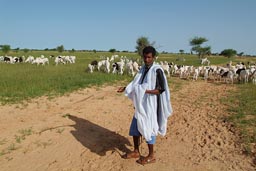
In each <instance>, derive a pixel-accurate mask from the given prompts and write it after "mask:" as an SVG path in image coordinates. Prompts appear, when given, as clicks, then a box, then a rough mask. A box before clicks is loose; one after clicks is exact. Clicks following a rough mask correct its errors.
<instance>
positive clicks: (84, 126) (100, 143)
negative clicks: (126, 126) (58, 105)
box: [69, 115, 131, 156]
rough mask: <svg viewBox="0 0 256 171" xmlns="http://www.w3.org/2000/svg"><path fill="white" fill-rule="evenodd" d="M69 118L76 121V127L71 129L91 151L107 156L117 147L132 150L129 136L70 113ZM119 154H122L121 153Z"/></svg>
mask: <svg viewBox="0 0 256 171" xmlns="http://www.w3.org/2000/svg"><path fill="white" fill-rule="evenodd" d="M69 119H71V120H72V121H74V122H75V125H72V126H73V127H74V128H75V130H74V131H71V133H72V135H73V136H74V137H75V138H76V139H77V140H78V141H79V142H80V143H81V144H83V146H85V147H86V148H88V149H89V150H90V151H91V152H93V153H96V154H98V155H100V156H105V155H106V152H107V151H112V152H114V151H116V149H119V150H120V151H122V152H128V151H130V150H129V149H128V148H127V147H126V145H128V146H130V145H131V144H130V142H129V141H128V139H127V138H125V137H123V136H121V135H119V134H117V133H115V132H113V131H110V130H108V129H106V128H103V127H101V126H99V125H96V124H94V123H92V122H90V121H88V120H86V119H82V118H78V117H76V116H73V115H69ZM117 152H118V151H117ZM118 153H119V152H118ZM119 155H120V156H121V154H120V153H119Z"/></svg>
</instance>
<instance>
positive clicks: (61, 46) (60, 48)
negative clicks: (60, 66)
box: [56, 45, 64, 53]
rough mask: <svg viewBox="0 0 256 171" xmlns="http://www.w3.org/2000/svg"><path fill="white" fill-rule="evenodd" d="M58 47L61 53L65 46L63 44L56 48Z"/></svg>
mask: <svg viewBox="0 0 256 171" xmlns="http://www.w3.org/2000/svg"><path fill="white" fill-rule="evenodd" d="M56 49H57V51H58V52H60V53H61V52H63V51H64V46H63V45H60V46H57V48H56Z"/></svg>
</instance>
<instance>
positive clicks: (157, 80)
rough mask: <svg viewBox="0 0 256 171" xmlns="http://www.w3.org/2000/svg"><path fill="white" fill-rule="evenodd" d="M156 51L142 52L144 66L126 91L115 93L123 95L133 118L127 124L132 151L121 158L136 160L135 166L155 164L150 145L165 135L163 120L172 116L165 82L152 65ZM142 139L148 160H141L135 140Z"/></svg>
mask: <svg viewBox="0 0 256 171" xmlns="http://www.w3.org/2000/svg"><path fill="white" fill-rule="evenodd" d="M155 56H156V50H155V48H153V47H152V46H147V47H145V48H144V49H143V60H144V63H145V65H144V66H143V67H142V68H141V70H140V71H139V72H138V74H137V75H136V76H135V78H134V80H133V81H132V82H131V83H130V84H128V86H127V87H121V88H119V89H118V91H117V92H123V91H125V95H126V96H128V97H129V98H130V99H131V100H132V101H133V104H134V107H135V114H134V117H133V120H132V123H131V127H130V132H129V135H130V136H133V143H134V151H132V152H130V153H127V154H126V155H125V156H124V158H126V159H129V158H140V159H139V160H137V162H138V163H140V164H142V165H144V164H148V163H153V162H155V161H156V159H155V156H154V144H155V142H156V136H157V135H158V134H161V135H163V136H164V135H165V133H166V127H167V118H168V117H169V116H170V115H171V113H172V107H171V104H170V92H169V88H168V83H167V79H166V77H165V75H164V71H163V70H162V68H161V66H160V65H156V64H154V60H155ZM141 136H143V137H144V138H145V139H146V142H147V144H148V150H149V153H148V156H146V157H141V156H140V151H139V140H140V137H141Z"/></svg>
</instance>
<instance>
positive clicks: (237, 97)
mask: <svg viewBox="0 0 256 171" xmlns="http://www.w3.org/2000/svg"><path fill="white" fill-rule="evenodd" d="M237 87H238V90H237V91H236V92H231V93H230V94H229V96H228V98H225V100H223V102H225V104H226V105H228V106H229V107H228V110H229V112H231V113H232V115H230V116H228V117H227V120H228V121H229V122H232V123H233V124H234V125H235V127H236V128H238V129H239V130H240V133H241V140H242V144H243V146H244V150H245V152H246V153H248V154H250V153H251V152H252V151H253V148H255V147H253V144H255V143H256V105H255V104H256V86H255V85H252V84H245V85H244V84H240V85H237ZM254 150H255V149H254Z"/></svg>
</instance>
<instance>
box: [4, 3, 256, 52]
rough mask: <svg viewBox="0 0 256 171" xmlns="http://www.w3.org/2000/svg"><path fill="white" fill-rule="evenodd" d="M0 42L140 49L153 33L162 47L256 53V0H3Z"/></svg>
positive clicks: (31, 46)
mask: <svg viewBox="0 0 256 171" xmlns="http://www.w3.org/2000/svg"><path fill="white" fill-rule="evenodd" d="M0 4H1V7H0V45H1V44H9V45H11V48H29V49H45V48H56V47H57V46H59V45H64V48H65V49H72V48H74V49H75V50H82V49H85V50H92V49H96V50H109V49H111V48H115V49H116V50H120V51H123V50H128V51H134V50H135V46H136V40H137V39H138V38H139V37H141V36H144V37H147V38H148V39H149V41H150V42H155V44H154V46H155V48H156V49H157V50H158V51H159V52H162V51H166V52H173V53H176V52H179V50H181V49H182V50H184V51H185V52H187V53H188V52H190V49H191V46H190V45H189V41H190V40H191V39H192V38H194V37H196V36H197V37H205V38H206V39H208V41H207V42H205V43H204V44H203V45H202V46H211V49H212V52H213V53H220V52H221V51H222V50H224V49H229V48H231V49H235V50H236V51H237V52H238V53H240V52H244V54H249V55H256V0H0Z"/></svg>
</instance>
